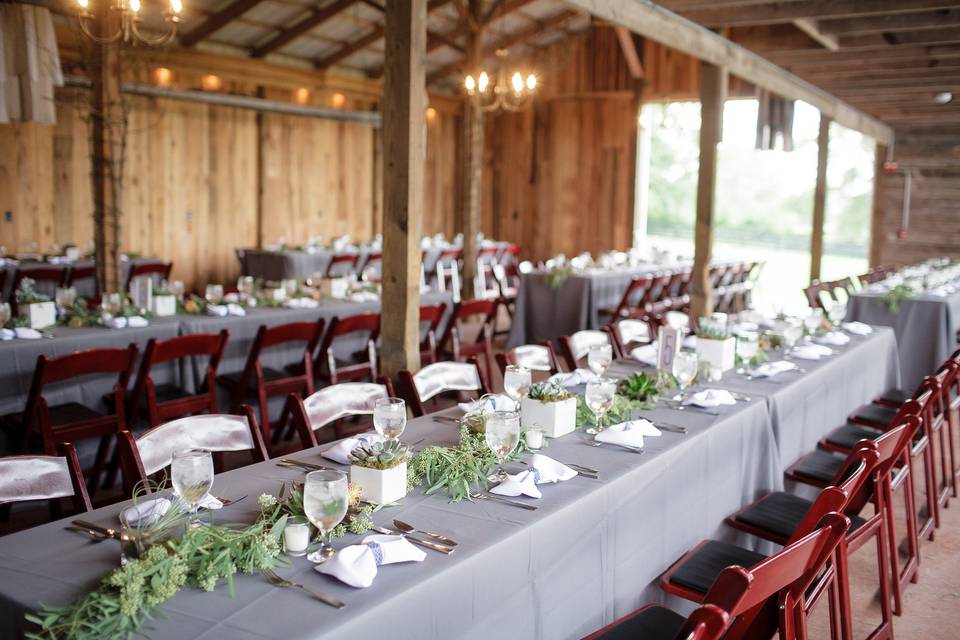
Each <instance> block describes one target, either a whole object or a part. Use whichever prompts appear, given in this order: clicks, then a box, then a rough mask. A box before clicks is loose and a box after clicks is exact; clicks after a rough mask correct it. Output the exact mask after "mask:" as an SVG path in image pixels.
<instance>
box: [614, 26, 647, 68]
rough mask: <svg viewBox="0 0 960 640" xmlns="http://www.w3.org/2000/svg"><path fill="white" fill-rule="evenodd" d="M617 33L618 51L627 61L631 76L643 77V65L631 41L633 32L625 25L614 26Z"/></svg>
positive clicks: (635, 46)
mask: <svg viewBox="0 0 960 640" xmlns="http://www.w3.org/2000/svg"><path fill="white" fill-rule="evenodd" d="M613 30H614V31H615V32H616V33H617V41H618V42H619V43H620V51H621V52H622V53H623V59H624V60H625V61H626V63H627V69H629V71H630V75H631V76H632V77H633V78H636V79H638V80H639V79H641V78H643V65H642V64H641V63H640V56H639V54H637V45H636V43H635V42H634V41H633V34H632V33H630V30H629V29H627V28H626V27H614V28H613Z"/></svg>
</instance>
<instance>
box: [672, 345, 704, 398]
mask: <svg viewBox="0 0 960 640" xmlns="http://www.w3.org/2000/svg"><path fill="white" fill-rule="evenodd" d="M699 367H700V363H699V360H698V358H697V354H696V353H695V352H693V351H677V353H676V354H675V355H674V356H673V376H674V377H675V378H676V379H677V386H679V387H680V393H679V394H678V395H677V398H676V399H677V400H683V392H684V391H685V390H686V389H687V387H689V386H690V385H691V384H693V380H694V378H696V377H697V371H698V369H699Z"/></svg>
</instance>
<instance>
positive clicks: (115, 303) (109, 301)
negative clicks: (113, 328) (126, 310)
mask: <svg viewBox="0 0 960 640" xmlns="http://www.w3.org/2000/svg"><path fill="white" fill-rule="evenodd" d="M100 309H101V310H102V311H103V313H104V314H106V315H108V316H110V317H111V318H112V317H114V316H116V315H117V314H118V313H120V312H121V311H123V301H122V300H121V299H120V294H119V293H105V294H103V295H101V296H100Z"/></svg>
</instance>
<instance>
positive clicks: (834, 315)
mask: <svg viewBox="0 0 960 640" xmlns="http://www.w3.org/2000/svg"><path fill="white" fill-rule="evenodd" d="M846 315H847V305H846V303H843V302H834V303H833V304H831V305H830V306H829V307H827V318H828V319H829V320H830V324H831V325H833V326H834V327H838V326H840V323H841V322H843V319H844V318H845V317H846Z"/></svg>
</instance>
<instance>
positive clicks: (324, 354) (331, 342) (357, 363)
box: [316, 312, 380, 384]
mask: <svg viewBox="0 0 960 640" xmlns="http://www.w3.org/2000/svg"><path fill="white" fill-rule="evenodd" d="M358 333H359V334H363V335H364V336H366V340H365V341H364V347H363V348H362V349H359V350H357V351H356V352H355V353H353V354H351V356H352V357H350V358H349V359H342V358H338V357H337V355H336V346H337V345H336V342H337V341H338V339H339V338H344V337H345V336H352V335H353V334H358ZM379 337H380V314H379V313H378V312H375V313H361V314H358V315H355V316H349V317H346V318H341V317H339V316H335V317H334V318H333V320H331V321H330V328H329V329H327V333H326V335H324V336H323V341H322V342H321V343H320V352H319V353H318V354H317V362H316V371H317V374H318V377H319V378H320V379H321V380H323V381H324V382H325V383H327V384H337V383H339V382H344V381H346V380H363V379H366V380H370V381H371V382H372V381H374V380H376V378H377V339H378V338H379Z"/></svg>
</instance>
